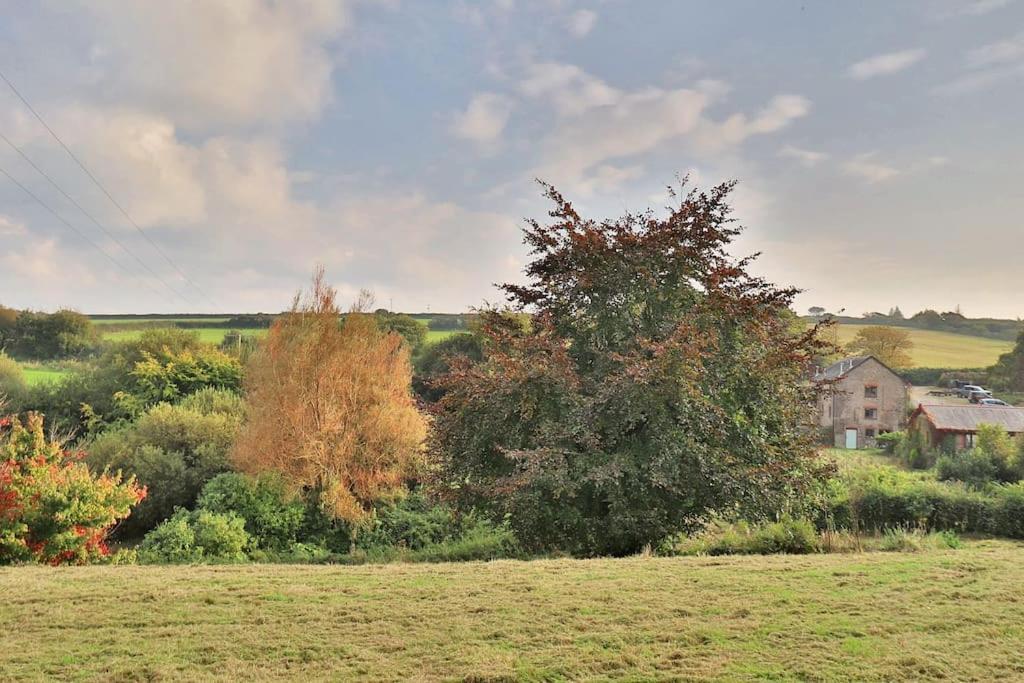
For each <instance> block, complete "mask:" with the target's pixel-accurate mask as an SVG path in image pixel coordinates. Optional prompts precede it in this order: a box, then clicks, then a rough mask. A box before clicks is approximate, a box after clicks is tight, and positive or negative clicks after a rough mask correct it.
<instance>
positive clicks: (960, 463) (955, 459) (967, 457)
mask: <svg viewBox="0 0 1024 683" xmlns="http://www.w3.org/2000/svg"><path fill="white" fill-rule="evenodd" d="M997 473H998V468H997V466H996V463H995V462H993V459H992V457H991V456H989V455H988V454H987V453H985V452H984V451H982V450H981V449H979V448H972V449H971V450H969V451H961V452H959V453H953V454H952V455H943V456H941V457H940V458H939V459H938V460H937V461H936V463H935V474H936V476H937V477H938V478H939V479H940V480H943V481H948V480H956V481H962V482H964V483H965V484H968V485H969V486H972V487H974V488H982V487H984V486H985V485H987V484H989V483H991V482H993V481H995V480H996V477H997Z"/></svg>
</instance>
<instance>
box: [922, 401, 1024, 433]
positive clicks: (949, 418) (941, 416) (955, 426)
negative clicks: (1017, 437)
mask: <svg viewBox="0 0 1024 683" xmlns="http://www.w3.org/2000/svg"><path fill="white" fill-rule="evenodd" d="M920 410H921V412H922V413H924V415H925V417H926V418H928V421H929V422H931V423H932V424H933V425H935V428H936V429H939V430H942V431H952V432H975V431H977V430H978V425H1000V426H1002V427H1005V428H1006V431H1008V432H1024V409H1021V408H1012V407H1009V406H977V405H970V406H939V405H931V406H925V405H922V406H921V407H920Z"/></svg>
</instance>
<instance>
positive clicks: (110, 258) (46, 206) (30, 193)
mask: <svg viewBox="0 0 1024 683" xmlns="http://www.w3.org/2000/svg"><path fill="white" fill-rule="evenodd" d="M0 173H3V174H4V175H5V176H7V179H8V180H10V181H11V182H12V183H14V184H15V185H17V186H18V187H19V188H21V191H22V192H24V193H25V194H27V195H28V196H29V197H31V198H32V199H34V200H35V201H36V203H37V204H39V205H40V206H41V207H43V208H44V209H46V210H47V211H49V212H50V214H51V215H52V216H53V217H54V218H56V219H57V220H58V221H60V222H61V223H63V224H64V225H65V226H67V227H68V228H69V229H70V230H72V231H73V232H74V233H75V234H77V235H78V236H79V237H81V238H82V239H83V240H84V241H85V242H87V243H88V244H89V245H90V246H91V247H92V248H93V249H95V250H96V251H98V252H99V253H101V254H103V255H104V256H105V257H106V258H107V260H108V261H110V262H111V263H113V264H114V265H115V266H117V267H118V268H120V269H121V270H123V271H124V272H126V273H128V274H129V275H131V276H133V277H137V276H136V275H135V273H133V272H131V271H130V270H128V268H127V267H126V266H125V265H124V264H123V263H121V262H120V261H118V260H117V259H115V258H114V257H113V256H111V255H110V254H108V253H107V251H106V249H104V248H103V247H101V246H100V245H98V244H96V242H94V241H93V240H92V238H90V237H89V236H88V235H86V234H85V233H84V232H82V231H81V230H79V229H78V228H76V227H75V226H74V225H72V224H71V223H69V222H68V221H67V220H66V219H65V218H64V217H63V216H61V215H60V214H59V213H57V212H56V211H55V210H54V209H53V208H52V207H50V205H49V204H47V203H46V202H44V201H43V200H42V199H40V198H39V196H38V195H36V193H34V192H33V191H32V190H30V189H28V188H27V187H25V186H24V185H22V184H21V183H20V182H18V179H17V178H15V177H14V176H12V175H11V174H10V173H8V172H7V169H5V168H4V167H2V166H0ZM140 282H142V283H143V284H144V285H146V286H147V287H149V288H150V289H151V290H152V291H153V293H154V294H156V295H157V296H163V295H162V294H161V293H160V292H158V291H157V290H156V289H154V288H153V287H152V286H151V285H150V284H149V283H148V282H146V281H145V280H140Z"/></svg>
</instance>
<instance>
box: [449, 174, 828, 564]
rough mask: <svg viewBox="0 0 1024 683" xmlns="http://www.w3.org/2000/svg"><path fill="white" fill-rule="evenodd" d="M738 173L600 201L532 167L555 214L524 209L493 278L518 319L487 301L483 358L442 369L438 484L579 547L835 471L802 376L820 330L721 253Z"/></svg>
mask: <svg viewBox="0 0 1024 683" xmlns="http://www.w3.org/2000/svg"><path fill="white" fill-rule="evenodd" d="M684 184H685V182H684ZM732 189H733V184H732V183H726V184H723V185H720V186H718V187H716V188H714V189H713V190H711V191H710V192H707V193H703V192H696V191H690V192H688V193H686V194H685V195H682V196H680V195H675V194H673V197H674V198H675V201H677V204H676V206H675V207H674V208H672V209H671V210H670V213H669V215H668V216H666V217H659V216H657V215H655V214H654V213H653V212H644V213H640V214H632V213H631V214H626V215H624V216H622V217H620V218H617V219H614V220H604V221H596V220H592V219H586V218H584V217H582V216H580V215H579V213H578V212H577V211H576V210H575V209H574V208H573V206H572V205H571V204H570V203H569V202H568V201H567V200H566V199H565V198H563V196H562V195H561V194H559V193H558V192H557V191H556V190H555V189H554V188H553V187H550V186H547V185H545V190H546V196H547V197H548V198H549V199H550V200H551V201H552V202H553V203H554V209H553V210H552V211H551V213H550V216H551V218H552V219H553V220H552V221H551V222H550V223H548V224H541V223H540V222H537V221H531V222H529V223H528V226H527V228H526V230H525V241H526V243H527V244H528V245H529V246H530V247H531V248H532V253H533V255H534V260H533V261H532V262H531V263H530V264H529V265H528V266H527V269H526V274H527V276H528V280H527V282H526V283H525V284H522V285H516V284H508V285H504V287H503V288H504V290H505V291H506V292H507V294H508V296H509V299H510V301H511V303H512V304H513V311H515V312H523V311H525V312H529V314H530V316H529V323H528V324H526V325H523V324H522V322H521V318H519V317H516V316H512V315H509V314H508V313H509V312H508V311H498V310H490V311H487V312H484V313H483V314H482V316H481V330H482V334H483V336H484V349H485V357H484V360H483V361H480V362H476V363H473V362H469V361H468V360H466V359H462V360H455V361H454V362H453V364H452V367H451V370H450V371H449V372H448V374H447V375H445V376H444V377H442V378H441V379H440V380H439V385H440V386H441V388H442V389H443V397H442V398H441V400H440V401H439V402H438V403H437V404H436V405H435V406H434V412H435V433H434V436H433V439H432V453H433V458H434V462H435V472H434V478H435V481H434V484H435V486H436V487H437V488H438V490H439V491H440V492H442V493H443V494H444V495H446V496H447V497H449V498H450V499H451V500H453V501H454V502H455V503H456V504H458V505H460V506H462V507H464V508H467V509H469V508H472V509H477V510H484V511H487V512H489V513H490V514H492V515H494V516H495V517H499V518H505V519H508V520H509V521H510V523H511V524H512V526H513V528H514V529H515V531H516V532H517V534H518V536H519V538H520V540H521V541H522V542H523V543H524V544H525V545H526V546H527V547H529V548H533V549H555V548H557V549H564V550H569V551H572V552H575V553H578V554H584V555H592V554H626V553H632V552H636V551H638V550H640V549H641V548H642V547H643V546H645V545H647V544H653V543H657V542H659V541H660V540H661V539H663V538H665V537H666V536H668V535H670V534H672V533H675V532H679V531H685V530H687V529H692V528H695V527H696V526H697V525H699V524H701V523H702V522H703V521H705V520H706V519H707V518H708V517H709V516H710V515H712V514H743V515H746V516H748V517H751V518H758V517H766V516H770V515H773V514H777V513H779V512H782V511H791V510H793V509H794V508H795V507H799V506H800V505H801V504H802V503H803V502H805V501H806V500H807V497H808V495H809V494H810V492H812V491H814V490H816V488H817V484H818V483H820V482H821V480H822V479H823V478H824V477H825V476H826V474H827V471H828V468H827V467H826V466H825V465H823V464H822V463H821V462H820V461H819V460H818V458H817V455H816V452H815V450H816V449H815V446H814V430H813V427H812V411H813V406H814V395H813V392H814V389H813V387H811V386H810V385H809V383H808V382H806V381H805V377H806V368H807V367H808V366H810V365H811V364H812V359H813V358H814V356H815V355H816V354H819V353H821V352H822V345H821V343H820V342H818V341H816V336H815V335H816V332H817V331H816V329H812V330H808V331H804V330H800V331H796V330H795V329H794V326H793V325H792V324H791V320H790V319H791V318H792V316H791V315H788V314H787V311H788V310H789V306H790V304H791V302H792V300H793V297H794V295H795V294H796V293H797V290H795V289H792V288H778V287H775V286H774V285H772V284H771V283H769V282H767V281H765V280H763V279H761V278H759V277H755V276H753V275H751V274H750V273H749V272H748V267H749V266H750V263H751V262H752V260H753V258H755V257H749V258H740V259H736V258H733V257H732V256H731V255H730V254H729V252H728V248H729V246H730V244H731V243H732V242H733V240H734V239H735V237H736V236H737V235H739V234H740V232H741V229H740V228H739V227H738V226H736V225H735V224H734V222H733V220H732V219H731V217H730V207H729V205H728V203H727V199H728V196H729V193H730V192H731V191H732Z"/></svg>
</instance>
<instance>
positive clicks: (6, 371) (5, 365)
mask: <svg viewBox="0 0 1024 683" xmlns="http://www.w3.org/2000/svg"><path fill="white" fill-rule="evenodd" d="M25 388H26V384H25V373H24V372H22V370H21V366H20V365H18V362H17V361H16V360H14V359H13V358H11V357H10V356H8V355H7V354H6V353H4V352H3V351H0V405H2V402H3V401H4V400H5V399H10V400H11V401H12V402H14V403H15V404H18V403H19V399H20V398H21V396H22V394H24V393H25Z"/></svg>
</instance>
